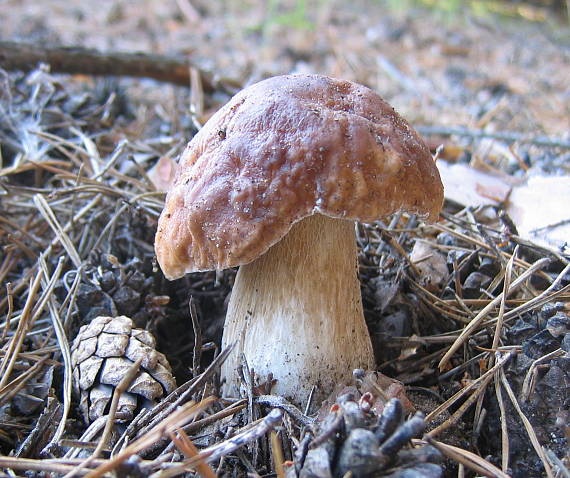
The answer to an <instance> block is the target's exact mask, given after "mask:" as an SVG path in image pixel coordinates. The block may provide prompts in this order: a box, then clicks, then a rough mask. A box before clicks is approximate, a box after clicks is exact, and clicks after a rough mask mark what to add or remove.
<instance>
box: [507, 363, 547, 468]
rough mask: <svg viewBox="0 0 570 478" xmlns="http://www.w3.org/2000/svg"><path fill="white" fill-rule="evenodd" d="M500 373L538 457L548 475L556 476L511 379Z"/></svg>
mask: <svg viewBox="0 0 570 478" xmlns="http://www.w3.org/2000/svg"><path fill="white" fill-rule="evenodd" d="M499 375H500V377H501V383H502V384H503V386H504V387H505V390H506V391H507V394H508V395H509V398H510V399H511V403H512V404H513V406H514V407H515V409H516V411H517V413H518V414H519V417H520V419H521V420H522V422H523V425H524V428H525V430H526V432H527V434H528V437H529V438H530V441H531V443H532V446H533V447H534V450H535V451H536V454H537V455H538V457H539V458H540V460H541V461H542V464H543V466H544V470H545V471H546V475H547V476H548V478H554V474H553V473H552V468H551V467H550V463H549V462H548V460H547V458H546V455H545V454H544V450H543V448H542V445H541V444H540V442H539V441H538V438H537V436H536V433H535V432H534V429H533V428H532V424H531V423H530V422H529V421H528V418H527V417H526V416H525V414H524V413H523V411H522V410H521V407H520V405H519V402H518V401H517V397H516V396H515V393H514V392H513V389H512V388H511V386H510V384H509V381H508V380H507V377H506V376H505V374H504V373H503V371H502V370H501V371H499Z"/></svg>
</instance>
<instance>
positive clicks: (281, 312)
mask: <svg viewBox="0 0 570 478" xmlns="http://www.w3.org/2000/svg"><path fill="white" fill-rule="evenodd" d="M233 343H235V344H236V346H235V349H234V350H233V352H232V353H231V355H230V356H229V357H228V359H227V360H226V362H225V363H224V364H223V365H222V377H225V379H226V385H225V390H224V392H225V393H228V394H235V393H236V392H237V386H238V384H239V380H238V378H237V377H238V373H237V368H238V366H239V365H240V364H241V357H242V354H243V356H245V359H246V360H247V363H248V366H249V367H250V368H252V369H253V370H254V371H255V373H256V374H257V376H258V377H260V380H261V381H263V380H264V379H265V378H266V377H267V376H268V375H269V374H270V373H271V374H272V375H273V378H274V379H276V380H277V383H276V385H275V386H274V388H273V390H272V392H273V393H276V394H279V395H282V396H285V397H287V398H289V399H291V400H292V401H293V402H295V403H297V404H299V405H304V404H305V403H306V400H307V399H308V397H309V394H310V392H311V389H312V388H313V386H314V387H315V388H316V396H315V399H316V401H317V402H319V401H320V400H322V399H323V398H326V396H328V394H330V393H331V392H332V391H333V389H334V387H335V386H336V385H337V384H343V383H350V381H351V379H352V370H353V369H355V368H371V367H373V365H374V356H373V351H372V344H371V342H370V338H369V335H368V330H367V328H366V323H365V321H364V314H363V310H362V298H361V294H360V283H359V281H358V276H357V249H356V239H355V232H354V222H353V221H348V220H342V219H332V218H329V217H326V216H322V215H314V216H311V217H308V218H305V219H303V220H302V221H300V222H298V223H297V224H295V225H293V227H292V228H291V231H290V232H289V234H287V235H286V236H285V238H284V239H283V240H281V242H279V243H277V244H275V245H274V246H273V247H271V249H269V251H267V252H266V253H265V254H264V255H263V256H261V257H260V258H259V259H257V260H256V261H254V262H252V263H250V264H247V265H244V266H241V267H240V269H239V271H238V274H237V276H236V280H235V285H234V288H233V291H232V295H231V298H230V302H229V305H228V312H227V316H226V322H225V326H224V335H223V340H222V345H223V346H224V347H227V346H229V345H231V344H233Z"/></svg>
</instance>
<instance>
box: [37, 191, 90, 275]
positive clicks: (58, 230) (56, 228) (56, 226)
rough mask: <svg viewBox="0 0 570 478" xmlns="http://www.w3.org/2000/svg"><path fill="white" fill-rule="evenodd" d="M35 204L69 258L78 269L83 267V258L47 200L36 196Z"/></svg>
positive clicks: (38, 195)
mask: <svg viewBox="0 0 570 478" xmlns="http://www.w3.org/2000/svg"><path fill="white" fill-rule="evenodd" d="M34 204H35V205H36V207H37V208H38V210H39V211H40V213H41V214H42V216H43V217H44V219H45V220H46V221H47V223H48V224H49V225H50V227H51V228H52V229H53V232H54V233H55V235H56V237H57V239H59V242H60V243H61V245H62V246H63V248H64V249H65V251H66V252H67V254H68V255H69V257H70V258H71V261H72V262H73V264H74V265H75V267H77V268H79V267H81V258H80V257H79V253H78V252H77V249H75V246H74V245H73V241H72V240H71V239H70V238H69V236H68V235H67V234H66V232H65V231H64V229H63V228H62V227H61V224H60V223H59V221H58V220H57V217H56V216H55V214H54V213H53V211H52V209H51V208H50V206H49V204H48V203H47V201H46V200H45V198H44V197H43V196H41V195H40V194H36V195H35V196H34Z"/></svg>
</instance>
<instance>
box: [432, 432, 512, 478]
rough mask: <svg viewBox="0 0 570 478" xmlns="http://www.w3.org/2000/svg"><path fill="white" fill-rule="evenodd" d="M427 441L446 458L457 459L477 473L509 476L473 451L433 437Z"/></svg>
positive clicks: (489, 475)
mask: <svg viewBox="0 0 570 478" xmlns="http://www.w3.org/2000/svg"><path fill="white" fill-rule="evenodd" d="M427 441H428V442H429V443H430V445H433V446H434V447H435V448H437V449H438V450H439V451H440V452H441V453H442V454H443V455H444V456H446V457H447V458H451V459H452V460H455V461H457V462H458V463H460V464H462V465H464V466H466V467H467V468H470V469H471V470H473V471H474V472H475V473H478V474H479V475H482V476H488V477H490V478H510V477H509V475H507V474H506V473H503V472H502V471H501V470H499V469H498V468H497V467H496V466H495V465H493V464H492V463H489V462H488V461H487V460H485V459H483V458H481V457H480V456H479V455H476V454H475V453H472V452H470V451H467V450H463V449H462V448H458V447H456V446H452V445H448V444H446V443H442V442H440V441H436V440H434V439H433V438H429V437H428V439H427Z"/></svg>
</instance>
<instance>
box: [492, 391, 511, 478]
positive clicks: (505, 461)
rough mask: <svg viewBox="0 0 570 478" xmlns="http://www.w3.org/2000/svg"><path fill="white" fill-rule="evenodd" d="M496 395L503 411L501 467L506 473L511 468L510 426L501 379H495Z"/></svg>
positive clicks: (500, 409) (501, 411)
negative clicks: (508, 424) (508, 425)
mask: <svg viewBox="0 0 570 478" xmlns="http://www.w3.org/2000/svg"><path fill="white" fill-rule="evenodd" d="M495 395H496V397H497V403H498V404H499V411H500V413H501V468H502V470H503V471H504V472H505V473H506V471H507V469H508V468H509V453H510V447H509V428H508V427H507V410H506V408H505V402H504V401H503V394H502V392H501V383H500V381H499V380H495Z"/></svg>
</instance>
